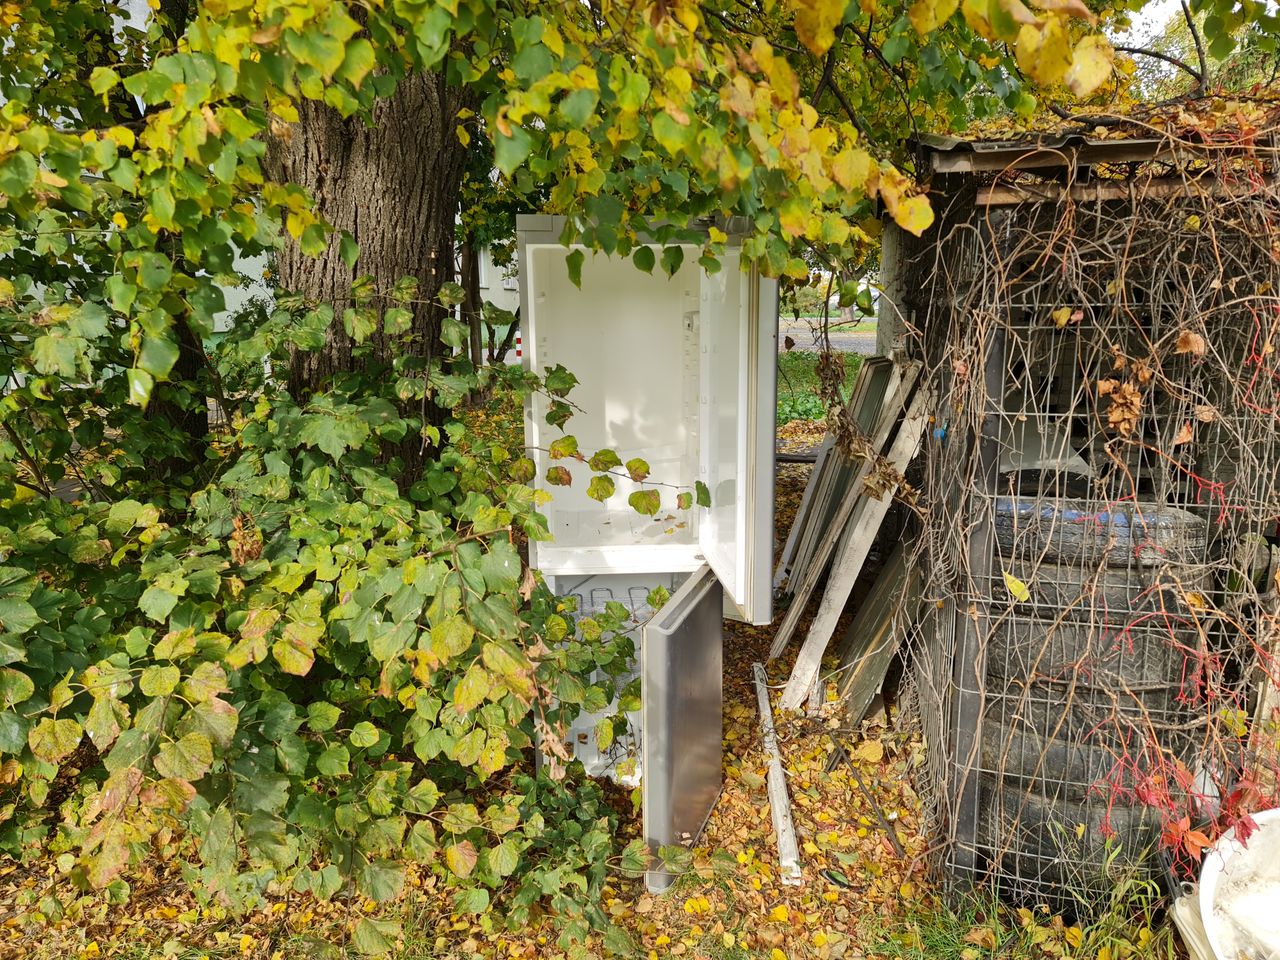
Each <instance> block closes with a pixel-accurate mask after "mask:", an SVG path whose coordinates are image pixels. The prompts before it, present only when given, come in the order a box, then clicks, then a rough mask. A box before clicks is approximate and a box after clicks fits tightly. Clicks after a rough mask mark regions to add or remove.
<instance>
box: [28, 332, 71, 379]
mask: <svg viewBox="0 0 1280 960" xmlns="http://www.w3.org/2000/svg"><path fill="white" fill-rule="evenodd" d="M77 339H78V338H77ZM80 342H81V343H83V341H80ZM77 354H78V351H77V350H76V341H75V340H72V339H71V338H69V337H60V336H55V335H53V334H48V333H46V334H44V335H43V336H40V337H36V339H35V342H34V343H33V344H32V345H31V359H32V362H33V364H34V366H35V368H36V372H37V373H42V374H44V375H45V376H59V377H63V378H69V377H74V376H75V375H76V360H77Z"/></svg>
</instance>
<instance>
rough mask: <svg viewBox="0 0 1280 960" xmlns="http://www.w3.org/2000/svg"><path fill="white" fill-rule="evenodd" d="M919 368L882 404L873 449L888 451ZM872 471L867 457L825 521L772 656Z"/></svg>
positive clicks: (908, 370)
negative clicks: (829, 517)
mask: <svg viewBox="0 0 1280 960" xmlns="http://www.w3.org/2000/svg"><path fill="white" fill-rule="evenodd" d="M919 371H920V366H919V364H916V363H912V364H908V365H907V366H906V367H905V368H904V369H903V371H902V377H901V379H900V380H899V382H898V385H897V388H896V389H895V390H894V391H893V397H892V399H891V400H890V401H889V402H888V403H886V404H884V406H883V407H882V408H881V410H880V419H879V422H878V423H877V424H876V429H875V434H874V435H873V436H872V437H871V449H872V450H875V451H876V453H877V454H880V453H882V452H883V451H884V447H885V444H886V443H887V442H888V440H889V435H890V433H891V432H892V431H893V428H894V426H895V425H896V424H897V422H898V414H899V411H901V410H902V408H903V407H904V406H905V405H906V403H907V401H908V400H909V398H910V396H911V393H912V391H913V390H914V388H915V383H916V377H917V375H918V374H919ZM870 471H871V464H870V463H869V462H867V461H863V462H862V463H861V464H860V466H859V469H858V472H857V474H856V475H855V476H854V478H853V482H852V483H850V484H849V486H848V489H847V490H846V491H845V496H844V498H843V499H842V500H841V502H840V504H839V506H838V507H837V509H836V512H835V514H834V515H833V516H832V518H831V520H830V521H829V522H828V523H826V524H824V527H823V529H822V531H821V538H820V539H819V541H818V545H817V549H816V550H815V552H814V555H813V558H812V560H811V561H810V563H809V565H808V567H807V569H806V570H805V574H804V577H803V579H800V580H798V581H797V583H796V586H795V588H794V589H793V590H792V600H791V606H790V607H789V608H788V609H787V614H786V616H785V617H783V618H782V623H781V624H780V625H779V627H778V633H777V635H776V636H775V637H774V638H773V645H772V646H770V647H769V659H770V660H773V659H775V658H776V657H777V656H778V654H780V653H782V651H783V650H785V649H786V647H787V643H788V642H789V641H790V640H791V635H792V634H793V633H795V630H796V627H797V626H798V625H799V623H800V617H801V615H802V614H803V613H804V607H805V604H807V603H808V602H809V597H810V596H811V595H812V594H813V591H814V589H815V588H816V587H817V585H818V581H819V580H821V579H822V575H823V573H825V572H826V568H827V563H828V561H830V559H831V556H832V554H833V553H834V552H835V549H836V544H837V543H838V542H839V541H840V537H841V534H842V532H843V531H844V529H845V527H846V525H847V524H848V523H849V519H850V517H851V516H852V514H853V510H854V507H856V506H857V504H858V503H859V501H860V500H861V499H862V497H863V496H864V491H863V484H864V482H865V480H866V478H867V474H868V473H869V472H870Z"/></svg>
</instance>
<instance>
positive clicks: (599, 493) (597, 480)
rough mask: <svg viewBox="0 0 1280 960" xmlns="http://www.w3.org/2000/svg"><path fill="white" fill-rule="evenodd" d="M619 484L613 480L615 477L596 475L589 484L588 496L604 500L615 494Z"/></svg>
mask: <svg viewBox="0 0 1280 960" xmlns="http://www.w3.org/2000/svg"><path fill="white" fill-rule="evenodd" d="M616 488H617V485H616V484H615V483H614V482H613V477H610V476H604V475H602V476H596V477H592V478H591V482H590V483H589V484H587V496H588V497H590V498H591V499H592V500H599V501H600V502H602V503H603V502H604V501H605V500H608V499H609V498H610V497H611V496H613V492H614V490H615V489H616Z"/></svg>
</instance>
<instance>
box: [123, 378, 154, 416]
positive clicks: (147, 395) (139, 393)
mask: <svg viewBox="0 0 1280 960" xmlns="http://www.w3.org/2000/svg"><path fill="white" fill-rule="evenodd" d="M125 377H126V378H127V379H128V381H129V402H130V403H132V404H133V405H134V406H138V407H142V408H143V409H144V410H145V409H146V407H147V403H148V402H150V400H151V389H152V388H153V387H154V386H155V385H156V381H155V378H154V377H152V376H151V374H149V373H147V371H145V370H139V369H137V368H136V367H131V368H129V369H128V370H127V371H125Z"/></svg>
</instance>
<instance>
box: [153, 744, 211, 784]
mask: <svg viewBox="0 0 1280 960" xmlns="http://www.w3.org/2000/svg"><path fill="white" fill-rule="evenodd" d="M155 763H156V772H157V773H159V774H160V776H162V777H173V778H174V779H175V780H186V781H187V782H188V783H190V782H191V781H193V780H199V779H200V778H201V777H203V776H204V775H205V774H206V773H208V772H209V768H210V767H211V766H212V765H213V744H211V743H210V742H209V738H208V737H206V736H205V735H204V734H202V733H188V734H187V735H186V736H185V737H183V738H182V739H181V740H177V741H173V742H170V743H166V744H164V745H163V746H162V747H161V748H160V750H159V752H158V753H157V754H156V761H155Z"/></svg>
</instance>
